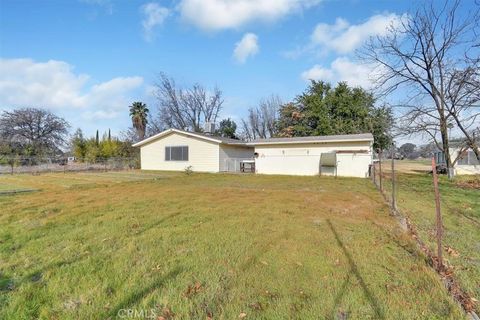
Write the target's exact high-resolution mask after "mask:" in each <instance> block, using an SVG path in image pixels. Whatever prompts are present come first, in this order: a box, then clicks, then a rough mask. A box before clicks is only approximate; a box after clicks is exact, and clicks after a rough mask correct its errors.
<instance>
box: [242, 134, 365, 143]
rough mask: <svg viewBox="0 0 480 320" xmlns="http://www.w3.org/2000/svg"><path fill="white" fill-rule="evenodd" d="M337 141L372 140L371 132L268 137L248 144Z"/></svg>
mask: <svg viewBox="0 0 480 320" xmlns="http://www.w3.org/2000/svg"><path fill="white" fill-rule="evenodd" d="M339 141H373V135H372V134H371V133H359V134H342V135H331V136H308V137H290V138H269V139H256V140H253V141H250V142H248V144H251V145H256V144H281V143H306V142H311V143H314V142H339Z"/></svg>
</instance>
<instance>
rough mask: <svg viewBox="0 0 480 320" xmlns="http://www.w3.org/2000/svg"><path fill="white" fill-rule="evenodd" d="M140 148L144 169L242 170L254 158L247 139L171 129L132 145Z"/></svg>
mask: <svg viewBox="0 0 480 320" xmlns="http://www.w3.org/2000/svg"><path fill="white" fill-rule="evenodd" d="M133 146H134V147H140V162H141V169H142V170H168V171H183V170H185V169H186V168H190V169H191V170H193V171H197V172H222V171H239V168H240V161H242V160H247V159H252V158H253V148H252V147H250V146H247V144H246V143H245V142H244V141H241V140H235V139H229V138H223V137H216V136H210V135H205V134H201V133H196V132H188V131H182V130H178V129H168V130H165V131H163V132H161V133H159V134H156V135H154V136H152V137H150V138H147V139H145V140H142V141H140V142H138V143H135V144H134V145H133Z"/></svg>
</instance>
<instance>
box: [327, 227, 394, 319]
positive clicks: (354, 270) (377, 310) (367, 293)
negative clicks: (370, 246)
mask: <svg viewBox="0 0 480 320" xmlns="http://www.w3.org/2000/svg"><path fill="white" fill-rule="evenodd" d="M327 223H328V226H329V228H330V230H331V231H332V233H333V235H334V236H335V240H336V241H337V244H338V246H339V247H340V248H341V249H342V251H343V253H344V255H345V257H346V258H347V260H348V264H349V267H350V273H349V274H348V276H347V279H345V282H344V283H343V285H342V287H341V289H340V291H339V293H338V294H337V296H336V297H335V300H334V301H335V304H334V306H333V310H332V311H333V312H335V309H336V308H337V305H338V304H339V303H340V301H341V300H342V297H343V295H344V294H345V292H346V289H347V285H348V283H349V282H350V275H351V274H353V275H354V276H355V278H356V279H357V281H358V282H359V283H360V286H361V287H362V290H363V293H364V294H365V297H366V298H367V300H368V302H369V303H370V306H371V307H372V309H373V311H374V312H375V318H376V319H385V315H384V313H383V311H382V308H381V306H380V304H379V302H378V300H377V299H376V298H375V296H374V295H373V293H372V292H371V291H370V290H369V289H368V287H367V285H366V283H365V281H364V280H363V278H362V275H361V274H360V271H358V267H357V265H356V263H355V261H354V260H353V258H352V255H351V254H350V252H348V250H347V248H345V245H344V244H343V242H342V240H341V239H340V237H339V235H338V233H337V231H336V230H335V228H334V227H333V224H332V222H331V221H330V219H327ZM333 312H332V313H333ZM333 318H336V315H335V314H334V315H333Z"/></svg>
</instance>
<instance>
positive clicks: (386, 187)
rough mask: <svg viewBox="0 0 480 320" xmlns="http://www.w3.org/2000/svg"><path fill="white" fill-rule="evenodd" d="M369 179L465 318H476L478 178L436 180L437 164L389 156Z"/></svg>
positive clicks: (377, 162)
mask: <svg viewBox="0 0 480 320" xmlns="http://www.w3.org/2000/svg"><path fill="white" fill-rule="evenodd" d="M392 158H393V159H392ZM370 179H371V181H372V182H373V184H374V185H375V186H376V188H377V189H378V190H379V191H380V193H381V194H382V196H383V197H384V199H385V201H386V202H388V204H389V205H390V207H391V209H392V214H393V215H395V216H396V217H397V218H399V220H400V221H401V223H402V225H404V227H405V228H407V230H408V232H409V233H410V234H411V235H412V237H413V239H414V240H415V241H416V242H417V244H418V246H419V247H420V249H421V250H422V251H423V253H424V254H425V256H426V258H427V260H428V262H429V264H430V265H431V266H432V267H433V268H434V269H435V270H436V271H437V272H438V273H439V275H440V277H441V278H442V280H443V281H444V283H445V286H446V288H447V289H448V291H449V292H450V293H451V295H452V296H453V297H454V298H455V299H456V300H457V301H458V302H459V303H460V304H461V305H462V307H463V308H464V309H465V311H466V312H467V313H470V314H472V315H475V311H476V312H477V313H478V312H479V311H480V306H479V304H478V303H477V302H476V301H477V300H478V296H479V294H480V288H478V287H477V288H475V287H474V286H473V287H472V285H471V284H472V283H474V282H475V279H479V278H478V277H479V276H480V272H478V271H480V269H476V268H477V267H478V266H479V265H480V251H477V252H475V249H474V248H478V246H480V237H479V235H480V233H478V230H480V211H479V207H478V204H480V203H479V202H478V199H480V196H479V195H480V193H479V192H480V176H478V175H477V176H474V175H471V176H457V177H455V179H453V180H450V179H448V178H447V177H446V176H444V175H440V176H438V175H437V170H436V163H435V159H424V160H422V161H416V162H415V161H407V160H396V159H395V156H394V154H390V152H389V153H388V155H387V154H383V157H382V154H381V153H380V154H379V157H378V159H376V160H375V161H374V163H373V164H372V165H371V167H370ZM475 230H477V231H475ZM462 256H463V257H465V256H468V257H469V259H465V258H462ZM457 270H464V271H463V273H462V275H461V277H459V276H458V274H457ZM465 270H467V271H465ZM475 270H478V271H475Z"/></svg>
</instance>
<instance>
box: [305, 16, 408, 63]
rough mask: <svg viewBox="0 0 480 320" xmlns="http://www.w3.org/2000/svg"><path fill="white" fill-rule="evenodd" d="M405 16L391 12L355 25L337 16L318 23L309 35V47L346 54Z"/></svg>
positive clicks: (382, 33)
mask: <svg viewBox="0 0 480 320" xmlns="http://www.w3.org/2000/svg"><path fill="white" fill-rule="evenodd" d="M405 17H406V15H403V16H399V15H397V14H395V13H391V14H379V15H374V16H371V17H370V18H369V19H368V20H367V21H365V22H364V23H361V24H356V25H350V24H349V23H348V21H346V20H345V19H342V18H337V20H336V21H335V23H334V24H326V23H319V24H317V26H316V27H315V29H314V31H313V33H312V35H311V37H310V47H320V48H322V49H324V50H333V51H335V52H338V53H342V54H346V53H349V52H352V51H353V50H355V49H357V48H359V47H360V46H361V45H362V44H363V43H364V42H365V41H366V40H367V39H369V38H370V37H371V36H376V35H385V34H387V32H388V28H389V27H390V26H391V25H394V26H396V25H398V24H399V23H400V22H401V20H402V19H404V18H405Z"/></svg>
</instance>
